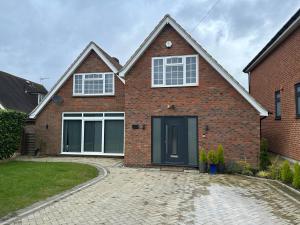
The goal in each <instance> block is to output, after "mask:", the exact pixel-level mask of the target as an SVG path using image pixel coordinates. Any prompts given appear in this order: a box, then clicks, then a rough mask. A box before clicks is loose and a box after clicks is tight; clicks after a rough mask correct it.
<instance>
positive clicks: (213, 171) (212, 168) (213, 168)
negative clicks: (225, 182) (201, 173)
mask: <svg viewBox="0 0 300 225" xmlns="http://www.w3.org/2000/svg"><path fill="white" fill-rule="evenodd" d="M209 173H210V174H213V175H214V174H216V173H217V165H216V164H210V165H209Z"/></svg>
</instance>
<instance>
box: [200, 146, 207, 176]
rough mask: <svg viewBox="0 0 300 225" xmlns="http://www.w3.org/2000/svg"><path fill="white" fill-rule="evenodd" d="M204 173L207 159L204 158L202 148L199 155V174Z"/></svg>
mask: <svg viewBox="0 0 300 225" xmlns="http://www.w3.org/2000/svg"><path fill="white" fill-rule="evenodd" d="M206 171H207V157H206V152H205V149H204V148H202V149H201V150H200V155H199V172H200V173H206Z"/></svg>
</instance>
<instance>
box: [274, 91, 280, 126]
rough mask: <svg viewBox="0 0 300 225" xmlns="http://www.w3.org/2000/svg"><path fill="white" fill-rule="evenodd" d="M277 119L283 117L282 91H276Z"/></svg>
mask: <svg viewBox="0 0 300 225" xmlns="http://www.w3.org/2000/svg"><path fill="white" fill-rule="evenodd" d="M275 119H276V120H280V119H281V95H280V91H275Z"/></svg>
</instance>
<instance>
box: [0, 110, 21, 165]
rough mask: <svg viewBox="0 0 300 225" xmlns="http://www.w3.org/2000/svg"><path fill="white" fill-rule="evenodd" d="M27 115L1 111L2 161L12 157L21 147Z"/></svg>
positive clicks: (0, 155)
mask: <svg viewBox="0 0 300 225" xmlns="http://www.w3.org/2000/svg"><path fill="white" fill-rule="evenodd" d="M25 118H26V114H25V113H21V112H15V111H7V110H0V159H7V158H9V157H11V156H12V155H13V154H14V153H15V151H16V150H18V148H19V147H20V144H21V137H22V130H23V126H24V122H25Z"/></svg>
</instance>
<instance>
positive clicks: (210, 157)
mask: <svg viewBox="0 0 300 225" xmlns="http://www.w3.org/2000/svg"><path fill="white" fill-rule="evenodd" d="M207 158H208V160H209V163H210V164H218V157H217V153H216V152H215V151H214V150H209V152H208V155H207Z"/></svg>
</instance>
